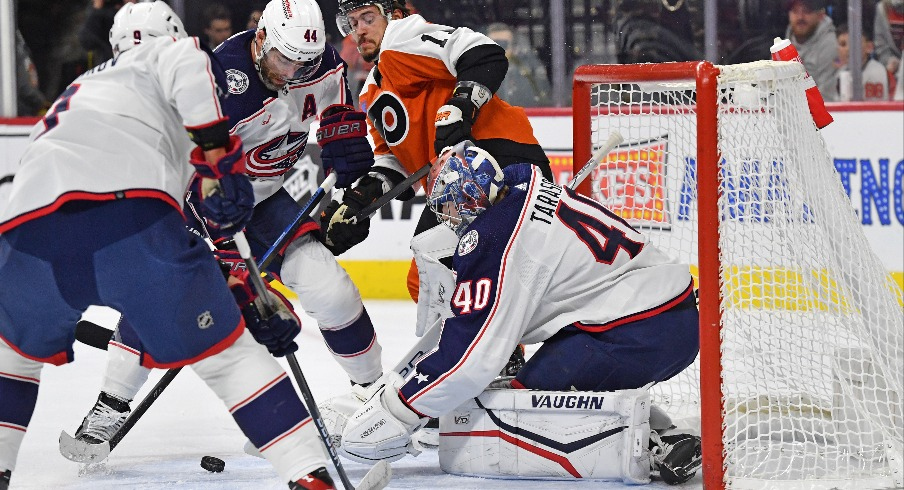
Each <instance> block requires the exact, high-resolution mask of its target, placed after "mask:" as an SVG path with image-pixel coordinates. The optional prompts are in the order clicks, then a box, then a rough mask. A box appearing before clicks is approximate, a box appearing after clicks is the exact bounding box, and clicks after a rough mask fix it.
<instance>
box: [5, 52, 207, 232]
mask: <svg viewBox="0 0 904 490" xmlns="http://www.w3.org/2000/svg"><path fill="white" fill-rule="evenodd" d="M217 87H218V86H217V84H216V81H215V76H214V71H213V68H212V66H211V59H210V57H209V56H208V54H207V53H206V52H205V51H204V50H202V49H201V48H200V45H199V44H198V39H197V38H191V37H190V38H186V39H180V40H176V39H174V38H156V39H154V40H152V41H149V42H146V43H143V44H141V45H139V46H136V47H134V48H132V49H130V50H128V51H126V52H124V53H122V54H121V55H120V56H118V57H116V58H113V59H111V60H108V61H107V62H105V63H102V64H100V65H98V66H97V67H95V68H94V69H92V70H91V71H89V72H87V73H84V74H83V75H81V76H80V77H78V78H77V79H76V80H75V81H74V82H72V84H70V85H69V87H67V88H66V90H65V91H64V92H63V94H62V95H60V97H59V98H58V99H57V100H56V102H55V103H54V105H53V107H51V109H50V111H49V112H48V113H47V115H46V116H45V117H44V118H43V119H42V120H41V121H39V122H38V123H37V124H36V125H35V127H34V128H33V129H32V133H31V142H30V143H29V145H28V147H27V148H26V150H25V152H24V154H23V155H22V158H21V160H20V162H19V169H18V170H17V171H16V178H15V180H14V181H13V185H12V190H11V194H10V197H9V202H8V203H5V204H4V205H2V206H0V232H2V231H5V230H7V229H10V228H13V227H15V226H16V225H18V224H21V223H23V222H25V221H28V220H30V219H33V218H36V217H39V216H43V215H46V214H49V213H51V212H53V211H54V210H56V209H57V208H59V206H60V205H62V204H63V203H65V202H67V201H71V200H79V199H82V200H107V199H118V198H122V197H152V198H159V199H163V200H165V201H167V202H169V203H171V204H172V205H173V206H174V207H175V208H176V209H179V210H181V209H182V205H181V203H182V196H183V194H184V192H185V188H186V186H187V184H188V180H189V178H190V177H191V175H192V173H193V169H192V167H191V165H189V163H188V154H189V152H190V150H191V148H193V144H192V142H191V140H190V139H189V137H188V133H187V131H186V128H198V127H204V126H208V125H212V124H215V123H217V122H219V121H222V120H223V118H224V114H223V110H222V107H221V106H220V100H219V96H218V88H217Z"/></svg>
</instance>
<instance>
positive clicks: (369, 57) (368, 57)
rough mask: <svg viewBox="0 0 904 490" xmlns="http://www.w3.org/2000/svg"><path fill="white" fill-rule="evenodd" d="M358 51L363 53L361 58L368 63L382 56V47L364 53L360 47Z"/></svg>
mask: <svg viewBox="0 0 904 490" xmlns="http://www.w3.org/2000/svg"><path fill="white" fill-rule="evenodd" d="M358 52H359V53H361V58H362V59H363V60H364V61H366V62H368V63H373V62H374V60H376V59H377V58H379V57H380V48H376V49H374V50H373V51H370V52H368V53H363V52H361V48H358Z"/></svg>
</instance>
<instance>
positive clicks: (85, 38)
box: [78, 0, 135, 68]
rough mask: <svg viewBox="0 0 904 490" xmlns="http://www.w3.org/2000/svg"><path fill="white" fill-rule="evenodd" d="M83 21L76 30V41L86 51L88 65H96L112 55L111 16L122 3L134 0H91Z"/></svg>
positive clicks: (133, 0)
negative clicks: (77, 30)
mask: <svg viewBox="0 0 904 490" xmlns="http://www.w3.org/2000/svg"><path fill="white" fill-rule="evenodd" d="M92 2H93V3H92V4H91V7H90V8H89V9H88V13H87V15H86V16H85V23H84V24H82V28H81V29H80V30H79V32H78V41H79V43H81V45H82V48H84V50H85V51H87V53H88V67H89V68H91V67H94V66H97V65H99V64H101V63H103V62H104V61H107V60H108V59H110V58H112V57H113V50H112V49H111V48H110V28H111V27H113V16H114V15H116V12H117V11H118V10H119V9H121V8H122V6H123V5H124V4H127V3H135V0H92Z"/></svg>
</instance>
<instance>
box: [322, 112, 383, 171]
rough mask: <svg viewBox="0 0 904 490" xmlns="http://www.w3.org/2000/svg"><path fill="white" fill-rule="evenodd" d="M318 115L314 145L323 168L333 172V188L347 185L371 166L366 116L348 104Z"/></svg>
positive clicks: (372, 158) (371, 159) (372, 160)
mask: <svg viewBox="0 0 904 490" xmlns="http://www.w3.org/2000/svg"><path fill="white" fill-rule="evenodd" d="M320 117H321V119H320V128H319V129H318V130H317V144H318V145H320V148H321V151H320V159H321V160H322V161H323V168H324V170H326V171H327V172H328V171H330V170H331V169H332V171H333V172H336V187H340V188H346V187H348V186H350V185H352V183H353V182H354V181H356V180H358V178H360V177H361V176H363V175H364V174H366V173H367V171H368V170H370V167H372V166H373V165H374V152H373V150H372V149H371V147H370V143H369V142H368V141H367V122H366V121H365V118H366V115H365V114H364V113H363V112H358V111H356V110H355V109H354V108H353V107H352V106H350V105H332V106H329V107H327V108H326V110H325V111H323V114H322V115H321V116H320Z"/></svg>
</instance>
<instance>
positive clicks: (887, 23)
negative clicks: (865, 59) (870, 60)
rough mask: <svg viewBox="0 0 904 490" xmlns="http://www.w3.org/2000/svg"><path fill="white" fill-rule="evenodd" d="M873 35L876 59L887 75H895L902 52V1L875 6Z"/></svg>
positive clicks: (903, 29) (903, 18) (903, 10)
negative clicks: (886, 71)
mask: <svg viewBox="0 0 904 490" xmlns="http://www.w3.org/2000/svg"><path fill="white" fill-rule="evenodd" d="M873 34H874V40H875V43H876V50H875V53H876V58H878V59H879V62H880V63H882V64H883V65H884V66H885V69H886V70H888V73H891V74H894V73H896V72H897V71H898V68H899V67H900V65H901V51H902V50H904V0H881V1H880V2H879V4H878V5H876V16H875V18H874V21H873ZM899 78H900V77H899ZM898 82H899V84H900V80H898Z"/></svg>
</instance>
